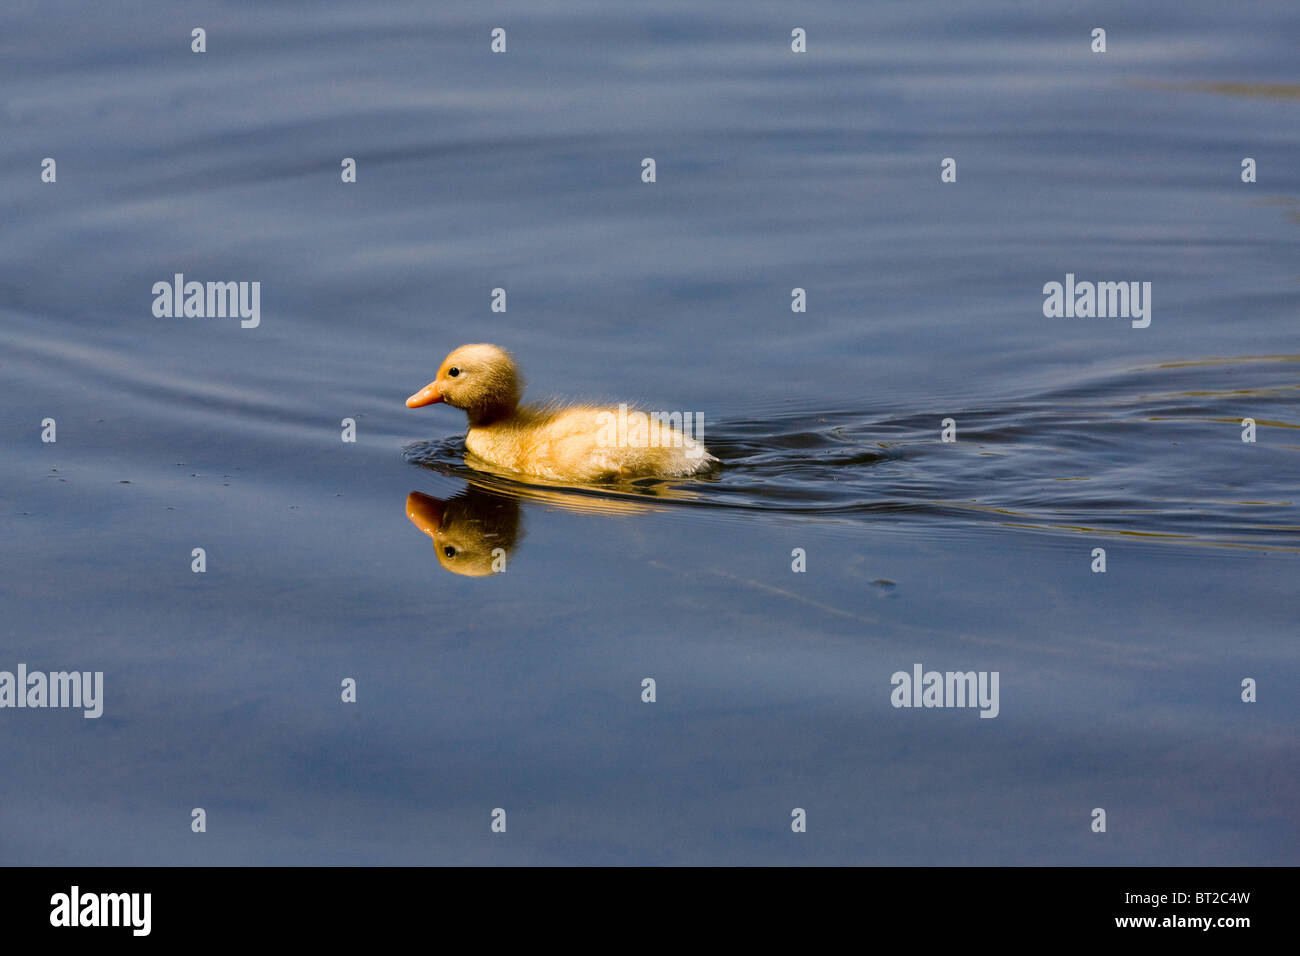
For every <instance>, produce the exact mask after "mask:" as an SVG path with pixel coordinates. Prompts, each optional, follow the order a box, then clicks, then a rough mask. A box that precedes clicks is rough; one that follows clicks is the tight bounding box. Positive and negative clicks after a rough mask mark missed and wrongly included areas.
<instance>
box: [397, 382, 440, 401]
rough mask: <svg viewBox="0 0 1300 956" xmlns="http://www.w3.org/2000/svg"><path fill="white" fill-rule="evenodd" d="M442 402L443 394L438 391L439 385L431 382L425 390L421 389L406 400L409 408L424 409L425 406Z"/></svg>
mask: <svg viewBox="0 0 1300 956" xmlns="http://www.w3.org/2000/svg"><path fill="white" fill-rule="evenodd" d="M440 401H442V392H440V391H438V383H437V382H436V381H434V382H430V383H429V384H428V385H426V386H424V388H422V389H420V390H419V391H418V392H416V393H415V394H414V395H412V396H411V397H410V398H408V399H407V400H406V407H407V408H422V407H423V406H425V405H432V404H434V403H435V402H440Z"/></svg>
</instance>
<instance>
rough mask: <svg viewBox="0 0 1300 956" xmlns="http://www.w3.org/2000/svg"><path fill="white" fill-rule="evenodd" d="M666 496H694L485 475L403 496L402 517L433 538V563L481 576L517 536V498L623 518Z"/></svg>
mask: <svg viewBox="0 0 1300 956" xmlns="http://www.w3.org/2000/svg"><path fill="white" fill-rule="evenodd" d="M669 494H672V495H673V496H674V497H676V498H677V499H679V500H681V501H689V500H692V499H693V498H694V497H695V495H694V494H693V493H692V492H689V491H683V490H677V489H671V488H669V487H668V486H666V485H661V484H647V485H644V486H636V487H635V496H633V494H632V492H629V491H626V490H624V491H622V493H621V494H619V493H618V491H617V490H615V491H612V492H611V491H605V492H603V493H601V494H594V493H592V492H591V491H586V492H580V491H578V490H576V489H573V488H548V487H544V486H539V485H522V484H519V483H517V482H505V481H501V480H500V479H496V478H494V477H493V476H492V475H490V474H486V475H480V476H475V477H473V478H470V479H468V481H467V483H466V485H465V488H464V489H463V490H461V491H459V492H457V493H456V494H455V495H453V496H452V497H450V498H446V499H442V498H435V497H433V496H432V495H426V494H424V493H422V492H419V491H412V492H411V493H410V494H409V495H407V496H406V516H407V517H408V518H410V519H411V523H412V524H414V525H415V526H416V527H417V528H419V529H420V530H421V531H423V532H424V533H425V534H427V535H428V536H429V537H430V538H432V539H433V547H434V553H435V554H436V555H437V556H438V563H439V564H441V565H442V566H443V567H444V568H446V569H447V570H448V571H450V572H452V573H453V574H464V575H468V576H470V577H475V578H481V577H486V576H488V575H490V574H498V573H500V572H502V571H504V570H506V563H507V561H508V560H509V558H510V554H511V552H512V551H513V550H514V548H515V545H516V544H517V543H518V542H519V541H521V540H523V537H524V531H523V518H522V511H523V509H522V505H521V502H531V503H533V504H537V505H543V506H545V507H547V508H559V509H561V510H564V511H571V512H575V513H577V514H588V515H591V514H599V515H609V516H618V517H623V516H627V515H634V514H645V513H647V512H650V511H655V510H659V509H660V508H662V507H663V506H662V505H658V504H656V503H655V499H656V498H659V497H661V496H667V495H669ZM615 495H616V496H615Z"/></svg>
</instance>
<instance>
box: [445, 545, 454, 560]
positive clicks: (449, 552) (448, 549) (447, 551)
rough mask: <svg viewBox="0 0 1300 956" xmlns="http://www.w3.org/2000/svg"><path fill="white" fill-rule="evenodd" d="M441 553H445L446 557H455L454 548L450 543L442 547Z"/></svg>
mask: <svg viewBox="0 0 1300 956" xmlns="http://www.w3.org/2000/svg"><path fill="white" fill-rule="evenodd" d="M442 553H443V554H445V555H446V556H447V557H449V558H454V557H456V549H455V548H453V547H452V546H451V545H447V547H445V548H443V549H442Z"/></svg>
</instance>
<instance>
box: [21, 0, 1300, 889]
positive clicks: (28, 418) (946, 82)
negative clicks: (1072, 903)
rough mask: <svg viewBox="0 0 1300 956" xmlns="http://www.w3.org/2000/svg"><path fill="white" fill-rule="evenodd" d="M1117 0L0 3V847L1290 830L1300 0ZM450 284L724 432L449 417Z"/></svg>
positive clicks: (74, 857)
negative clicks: (56, 674) (923, 680)
mask: <svg viewBox="0 0 1300 956" xmlns="http://www.w3.org/2000/svg"><path fill="white" fill-rule="evenodd" d="M1131 7H1132V5H1131V4H1122V3H1113V4H1106V3H1101V4H1089V5H1086V6H1084V5H1080V4H1074V3H1062V4H1050V3H1049V4H1030V3H1010V2H1009V3H986V4H981V5H953V4H947V3H924V2H900V3H882V4H870V5H868V4H861V5H846V4H837V3H829V2H818V3H804V4H799V5H798V6H797V9H796V8H793V7H791V6H790V5H789V4H787V3H775V2H772V3H766V2H760V3H754V2H748V3H738V2H737V3H716V4H709V5H702V4H698V3H687V2H663V3H656V4H654V5H653V8H650V7H646V8H641V7H635V8H634V7H623V6H618V5H614V6H611V5H609V4H598V3H595V2H591V3H580V2H570V0H562V2H559V3H552V4H548V5H546V9H545V10H543V9H541V8H539V7H538V5H537V4H530V3H492V2H475V3H440V4H437V5H432V4H424V3H390V4H383V5H365V4H361V5H357V4H342V3H318V4H312V5H297V4H287V3H286V4H233V3H232V4H227V5H223V6H220V7H215V8H214V7H212V6H211V5H208V4H190V3H184V2H182V3H177V4H168V5H166V6H165V9H164V8H163V7H162V6H161V5H157V4H144V3H138V4H115V5H114V10H113V14H112V16H109V15H107V14H96V13H94V12H89V13H88V12H87V11H86V10H85V8H84V6H83V5H79V4H67V3H39V4H38V3H26V2H12V3H9V4H6V5H5V6H4V8H3V10H0V123H2V124H3V131H4V135H3V137H0V160H2V163H0V169H3V171H4V172H3V175H0V209H3V212H4V221H5V223H6V228H5V229H4V230H3V232H0V319H2V321H0V345H2V346H3V350H2V352H0V355H2V356H3V357H2V359H0V361H2V362H3V378H2V379H0V398H2V400H3V406H2V409H3V411H2V412H0V440H2V441H3V449H4V454H3V463H4V479H5V480H4V485H3V490H2V491H0V515H3V528H4V540H5V547H4V549H3V551H2V552H0V595H2V596H3V611H4V613H3V620H2V623H0V634H2V635H3V639H2V641H0V649H2V651H3V653H0V670H13V669H14V668H15V667H16V665H17V664H18V663H20V662H21V663H26V664H27V665H28V667H29V668H31V669H33V670H37V669H40V670H62V669H78V670H102V671H103V672H104V675H105V676H104V682H105V703H104V708H105V712H104V716H103V717H102V718H100V719H98V720H86V719H83V718H82V717H81V714H80V712H79V711H76V712H74V711H67V710H21V711H19V710H3V711H0V723H2V724H3V728H2V729H0V767H2V768H3V770H0V862H4V863H10V864H34V863H47V864H146V863H163V864H193V863H217V864H236V863H367V864H370V863H376V864H377V863H514V864H518V863H525V864H526V863H561V864H570V863H615V864H624V863H627V864H631V863H893V864H978V863H1019V864H1102V863H1107V864H1126V863H1127V864H1151V865H1158V864H1228V863H1232V864H1252V863H1273V864H1295V863H1297V862H1300V839H1298V838H1300V832H1298V831H1300V827H1298V823H1300V813H1298V812H1297V810H1296V807H1297V806H1300V784H1298V783H1297V781H1298V780H1300V748H1298V747H1297V741H1296V731H1295V728H1296V722H1297V717H1298V716H1300V700H1298V697H1297V687H1300V659H1298V654H1297V622H1300V599H1298V598H1297V593H1296V591H1297V589H1296V581H1297V572H1298V571H1300V564H1298V560H1300V559H1298V555H1300V508H1298V507H1297V500H1296V494H1297V478H1298V477H1300V468H1298V467H1297V464H1298V462H1300V459H1297V451H1300V442H1298V441H1297V433H1296V431H1295V429H1296V428H1297V427H1300V345H1298V344H1297V318H1300V265H1298V264H1297V263H1298V258H1297V253H1298V252H1300V170H1298V169H1297V167H1296V164H1295V156H1296V155H1297V150H1300V123H1298V122H1297V121H1298V120H1300V77H1297V75H1296V72H1295V63H1296V59H1295V41H1296V37H1297V33H1298V28H1300V12H1297V11H1296V9H1295V6H1294V4H1292V3H1290V2H1287V0H1275V2H1265V3H1255V4H1249V5H1245V6H1242V5H1235V6H1224V5H1221V4H1211V3H1195V4H1192V3H1185V2H1177V3H1173V2H1171V3H1152V4H1143V5H1141V9H1140V10H1134V9H1130V8H1131ZM195 26H203V27H205V28H206V29H207V31H208V52H207V53H205V54H203V55H197V54H194V53H192V52H190V46H189V44H190V40H189V36H190V30H191V29H192V28H194V27H195ZM495 26H502V27H505V28H506V29H507V31H508V52H507V53H506V54H505V55H503V56H494V55H492V54H491V53H489V51H488V45H489V33H490V31H491V29H492V28H493V27H495ZM795 26H802V27H804V28H805V29H806V30H807V31H808V38H809V39H808V45H809V52H808V53H806V54H803V55H796V54H792V53H791V52H790V48H789V37H790V30H791V29H792V28H793V27H795ZM1094 26H1101V27H1104V28H1105V29H1106V30H1107V32H1108V52H1107V53H1106V54H1105V55H1099V54H1093V53H1092V52H1090V50H1089V32H1090V30H1091V29H1092V27H1094ZM47 156H48V157H53V158H55V159H56V161H57V177H58V178H57V182H56V183H55V184H46V183H42V182H41V181H40V162H41V159H42V158H43V157H47ZM647 156H650V157H654V158H655V159H656V162H657V180H658V181H657V182H656V183H654V184H653V185H646V184H643V183H641V181H640V169H641V160H642V158H643V157H647ZM1244 156H1250V157H1253V158H1254V159H1255V160H1256V161H1257V164H1258V171H1259V172H1258V176H1259V181H1258V182H1257V183H1255V184H1253V185H1247V184H1243V183H1242V182H1241V181H1240V175H1239V171H1240V164H1241V160H1242V157H1244ZM343 157H354V158H356V160H357V163H358V180H357V182H356V183H355V184H352V185H344V184H342V183H341V182H340V176H339V171H340V161H341V159H342V158H343ZM943 157H954V158H956V160H957V164H958V181H957V182H956V183H955V184H941V183H940V182H939V175H938V174H939V163H940V160H941V159H942V158H943ZM177 272H180V273H184V274H185V275H186V277H187V278H190V279H197V280H200V281H207V280H232V281H259V282H260V283H261V324H260V326H259V327H257V328H256V329H241V328H240V327H239V323H238V321H237V320H232V319H198V318H188V319H166V318H155V317H154V316H153V314H152V311H151V306H152V301H153V295H152V293H151V288H152V286H153V284H154V283H155V282H159V281H170V280H171V277H172V276H173V274H174V273H177ZM1066 273H1074V274H1076V275H1077V276H1078V277H1079V279H1080V280H1084V279H1088V280H1093V281H1097V280H1135V281H1149V282H1151V283H1152V286H1153V294H1152V313H1151V314H1152V322H1151V325H1150V327H1149V328H1146V329H1134V328H1132V327H1131V326H1130V323H1129V322H1128V321H1127V320H1122V319H1048V318H1045V317H1044V316H1043V311H1042V305H1043V295H1042V287H1043V285H1044V283H1047V282H1051V281H1063V280H1064V277H1065V275H1066ZM496 287H503V288H505V289H507V291H508V297H509V298H508V303H509V310H508V311H507V312H506V313H493V312H492V311H490V308H489V304H490V292H491V290H492V289H493V288H496ZM795 287H800V288H804V289H806V290H807V298H808V311H807V313H806V314H802V315H797V314H794V313H792V312H791V309H790V301H791V299H790V296H791V289H793V288H795ZM471 341H492V342H498V343H500V344H502V345H505V346H507V347H509V348H511V349H512V350H514V352H515V353H516V354H517V356H518V357H519V359H520V361H521V363H522V365H523V367H524V369H525V371H526V372H527V373H528V375H529V378H530V380H531V382H532V392H530V394H535V395H547V394H556V395H566V396H576V397H584V398H601V399H609V400H612V401H615V402H617V401H620V400H623V401H632V402H637V403H641V404H642V405H643V406H644V407H649V408H663V409H680V410H690V411H699V412H703V413H704V415H705V418H706V427H705V439H706V441H707V442H708V444H709V447H710V449H711V450H712V451H713V452H714V453H715V454H717V455H719V457H721V458H722V459H723V460H724V464H723V467H722V468H721V469H720V470H719V471H718V472H717V473H716V474H715V475H713V476H711V477H710V478H709V479H708V480H704V481H695V482H679V483H676V484H672V485H664V484H654V483H650V484H648V485H646V484H643V485H634V486H627V487H610V488H602V489H577V490H570V489H563V488H558V487H554V486H547V485H541V484H537V485H521V484H518V483H515V482H511V481H509V480H506V479H503V478H500V477H498V476H491V475H485V474H483V473H480V472H476V471H475V470H473V469H471V468H469V467H467V466H466V465H465V463H464V461H463V457H462V456H463V445H462V444H461V441H460V435H461V434H463V427H464V420H463V416H461V415H460V414H459V413H456V412H455V411H454V410H450V409H447V408H445V407H436V408H432V409H422V410H419V411H411V410H408V409H407V408H405V407H404V405H403V399H404V398H405V397H406V396H407V395H408V394H410V393H411V392H412V391H414V390H415V389H416V388H418V387H419V386H421V385H423V384H424V383H425V382H426V381H428V380H429V379H430V378H432V376H433V373H434V371H435V370H436V367H437V365H438V363H439V362H440V361H441V359H442V357H443V356H444V355H445V353H446V352H447V351H449V350H450V349H451V348H453V347H455V346H457V345H460V344H462V343H464V342H471ZM949 417H951V418H953V419H954V420H955V421H956V423H957V429H958V439H959V440H958V441H957V442H956V443H955V444H953V443H944V442H942V441H940V422H941V420H943V419H945V418H949ZM1247 417H1249V418H1253V419H1254V420H1255V421H1256V422H1257V423H1258V424H1257V427H1258V432H1257V441H1256V442H1255V443H1253V444H1247V443H1243V442H1242V441H1241V432H1242V428H1241V424H1240V423H1241V420H1242V419H1243V418H1247ZM45 418H53V419H55V420H56V422H57V438H58V440H57V442H56V443H53V444H49V443H43V442H42V441H41V424H40V423H41V422H42V420H43V419H45ZM344 418H352V419H354V420H355V421H356V423H357V441H356V442H355V443H354V444H350V443H344V442H342V441H341V440H340V422H341V420H342V419H344ZM408 507H414V508H415V510H416V511H417V515H418V513H419V512H420V511H421V509H423V510H424V513H426V514H427V513H433V514H438V515H440V518H441V526H440V527H441V530H440V533H442V534H454V535H456V540H457V542H458V545H459V548H460V551H458V555H464V556H465V558H466V560H470V561H473V560H478V559H481V558H483V556H484V554H485V553H486V554H489V555H490V552H491V549H492V548H493V547H501V548H503V550H504V551H505V552H506V553H507V555H508V559H507V560H508V565H507V566H508V570H507V573H505V574H497V575H491V576H488V577H474V576H472V575H469V574H465V573H449V570H456V571H461V572H464V571H466V570H473V569H472V568H467V567H465V566H461V567H451V568H447V567H444V564H447V563H449V562H448V561H446V560H445V559H444V558H442V557H441V556H440V551H436V550H435V546H434V544H433V543H431V542H430V539H429V538H428V537H426V536H425V535H424V534H421V533H420V531H419V530H418V529H417V528H416V527H414V526H413V525H412V523H411V521H409V520H408V517H407V511H408ZM196 547H202V548H204V549H205V551H206V554H207V571H206V573H204V574H195V573H192V572H191V570H190V562H191V551H192V549H193V548H196ZM1098 547H1103V548H1105V549H1106V553H1107V572H1106V573H1105V574H1095V573H1092V572H1091V571H1090V565H1091V563H1092V556H1091V555H1092V551H1093V549H1094V548H1098ZM796 548H802V549H804V552H805V553H806V561H807V571H806V573H802V574H796V573H793V572H792V570H791V561H792V558H791V552H792V550H793V549H796ZM451 563H453V564H454V562H451ZM915 663H921V664H923V665H924V666H925V667H926V668H927V669H937V670H941V671H943V670H988V671H997V672H999V674H1000V675H1001V683H1000V686H1001V700H1000V713H999V716H998V717H997V718H996V719H993V720H981V719H979V718H978V717H977V715H976V712H975V711H973V710H959V709H951V710H943V709H921V710H917V709H895V708H893V707H892V706H891V705H890V691H891V684H890V677H891V675H892V674H893V673H894V672H896V671H899V670H904V671H910V670H911V668H912V665H913V664H915ZM344 677H352V678H354V679H355V680H356V681H357V685H358V701H357V703H355V704H343V703H342V702H341V701H340V689H339V688H340V682H341V680H342V679H343V678H344ZM645 677H653V678H654V679H655V680H656V682H657V698H658V699H657V701H656V702H655V703H654V704H646V703H642V701H641V696H640V695H641V681H642V679H643V678H645ZM1245 677H1253V678H1255V679H1256V680H1257V681H1258V682H1259V690H1258V694H1259V700H1258V703H1255V704H1250V705H1248V704H1244V703H1242V702H1241V700H1240V693H1241V688H1240V684H1241V681H1242V679H1243V678H1245ZM194 807H203V808H204V809H205V810H206V811H207V815H208V831H207V833H206V834H203V835H198V834H194V833H192V832H191V831H190V811H191V809H192V808H194ZM495 807H503V808H505V809H506V810H507V813H508V831H507V833H506V834H505V835H494V834H492V833H491V832H490V831H489V823H490V817H489V815H490V813H491V811H492V809H493V808H495ZM794 807H802V808H805V809H806V810H807V814H808V832H807V833H805V834H802V835H796V834H793V833H791V830H790V819H791V818H790V813H791V809H792V808H794ZM1094 807H1104V808H1105V809H1106V810H1107V813H1108V831H1109V832H1107V833H1106V834H1104V835H1100V834H1094V833H1092V832H1090V830H1089V823H1090V821H1091V817H1090V812H1091V810H1092V809H1093V808H1094Z"/></svg>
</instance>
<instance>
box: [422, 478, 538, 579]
mask: <svg viewBox="0 0 1300 956" xmlns="http://www.w3.org/2000/svg"><path fill="white" fill-rule="evenodd" d="M406 516H407V517H408V518H410V519H411V523H412V524H414V525H415V526H416V527H417V528H419V529H420V530H421V531H423V532H424V533H425V534H427V535H428V536H429V537H430V538H432V539H433V550H434V554H436V555H437V556H438V563H439V564H441V565H442V566H443V567H444V568H446V569H447V570H448V571H450V572H451V573H452V574H464V575H466V576H468V577H472V578H481V577H486V576H487V575H489V574H496V573H499V572H501V571H504V570H505V569H506V562H507V560H508V558H509V556H510V553H511V552H512V551H513V550H514V547H515V545H516V544H517V543H518V542H519V541H520V540H522V538H523V536H524V535H523V527H522V524H521V521H520V508H519V501H518V500H517V499H515V498H512V497H510V496H508V495H499V494H495V493H493V492H490V491H484V490H483V489H481V488H476V487H474V486H473V485H467V486H466V487H465V490H464V491H461V492H460V493H458V494H456V495H453V496H452V497H450V498H447V499H445V500H443V499H439V498H434V497H433V496H431V495H426V494H421V493H420V492H418V491H412V492H411V493H410V494H409V495H407V496H406Z"/></svg>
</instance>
